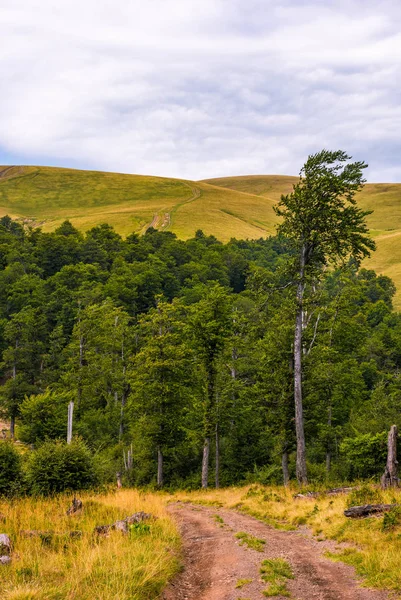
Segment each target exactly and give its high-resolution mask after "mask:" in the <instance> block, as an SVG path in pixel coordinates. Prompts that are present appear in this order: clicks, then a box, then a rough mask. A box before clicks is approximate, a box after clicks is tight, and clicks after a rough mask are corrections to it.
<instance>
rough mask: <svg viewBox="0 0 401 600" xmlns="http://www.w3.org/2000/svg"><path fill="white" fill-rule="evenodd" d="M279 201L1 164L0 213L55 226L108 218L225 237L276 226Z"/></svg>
mask: <svg viewBox="0 0 401 600" xmlns="http://www.w3.org/2000/svg"><path fill="white" fill-rule="evenodd" d="M273 204H274V202H273V201H272V200H271V199H269V198H266V199H262V200H261V199H260V198H259V197H257V196H256V195H254V194H243V193H239V192H237V191H235V190H226V189H221V188H220V187H217V186H213V185H209V184H207V183H204V182H193V181H183V180H178V179H168V178H164V177H149V176H143V175H124V174H120V173H103V172H98V171H78V170H73V169H60V168H53V167H12V168H8V167H0V214H3V215H4V214H10V215H11V216H14V217H17V218H21V219H23V220H24V221H25V222H26V223H31V224H33V225H40V226H42V227H43V230H44V231H51V230H52V229H55V228H56V227H57V226H58V225H59V224H60V223H61V222H62V221H63V220H65V219H67V218H68V219H70V220H71V222H72V223H73V224H74V225H75V226H76V227H78V228H79V229H82V230H86V229H89V228H90V227H93V226H94V225H96V224H98V223H102V222H108V223H110V224H111V225H113V226H114V227H115V229H116V230H117V231H118V232H119V233H121V234H123V235H127V234H128V233H131V232H132V231H144V230H145V229H146V228H147V227H149V226H150V225H152V226H153V227H156V228H159V229H166V230H167V229H169V230H171V231H174V232H175V233H177V235H178V236H179V237H181V238H184V239H185V238H188V237H191V236H192V235H193V234H194V233H195V231H196V230H197V229H203V230H204V231H205V233H208V234H211V233H213V234H214V235H216V236H217V237H218V238H219V239H221V240H229V239H230V238H231V237H233V236H237V237H250V238H255V237H256V238H258V237H261V236H264V235H266V234H268V233H272V232H273V231H274V224H275V215H274V212H273V208H272V207H273Z"/></svg>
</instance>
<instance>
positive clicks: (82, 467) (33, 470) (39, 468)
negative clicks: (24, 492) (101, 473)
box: [27, 439, 96, 496]
mask: <svg viewBox="0 0 401 600" xmlns="http://www.w3.org/2000/svg"><path fill="white" fill-rule="evenodd" d="M27 480H28V485H29V487H30V490H31V491H32V493H33V494H38V495H43V496H47V495H49V494H54V493H58V492H64V491H67V490H68V491H75V490H81V489H87V488H90V487H91V486H93V485H95V484H96V477H95V469H94V465H93V459H92V456H91V454H90V452H89V450H88V449H87V447H86V446H85V444H84V443H83V442H82V441H80V440H77V439H75V440H73V441H72V443H71V444H69V445H68V444H66V443H65V442H60V441H48V442H45V443H44V444H43V445H42V446H41V447H40V448H38V450H35V451H34V452H33V453H32V454H31V456H30V458H29V462H28V467H27Z"/></svg>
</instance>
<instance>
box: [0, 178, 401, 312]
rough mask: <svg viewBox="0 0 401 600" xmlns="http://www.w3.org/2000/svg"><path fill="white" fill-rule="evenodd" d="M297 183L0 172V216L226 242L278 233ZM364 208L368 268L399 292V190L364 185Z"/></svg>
mask: <svg viewBox="0 0 401 600" xmlns="http://www.w3.org/2000/svg"><path fill="white" fill-rule="evenodd" d="M296 181H297V177H291V176H283V175H251V176H242V177H223V178H218V179H206V180H203V181H188V180H181V179H171V178H166V177H153V176H144V175H127V174H121V173H107V172H100V171H80V170H76V169H62V168H57V167H35V166H12V167H6V166H4V167H1V166H0V215H4V214H9V215H10V216H12V217H14V218H18V219H20V220H22V221H23V222H25V223H26V224H31V225H33V226H41V227H42V228H43V230H44V231H52V230H53V229H55V228H56V227H58V226H59V225H60V224H61V222H62V221H64V220H65V219H70V220H71V222H72V223H73V224H74V225H75V226H76V227H77V228H78V229H81V230H83V231H84V230H87V229H90V228H91V227H93V226H95V225H97V224H99V223H102V222H107V223H110V224H111V225H113V227H114V228H115V229H116V231H118V232H119V233H121V234H122V235H127V234H129V233H131V232H132V231H137V232H144V231H146V229H147V228H148V227H149V226H153V227H155V228H157V229H162V230H169V231H173V232H174V233H176V234H177V236H178V237H180V238H182V239H187V238H189V237H191V236H193V234H194V233H195V231H196V230H197V229H202V230H203V231H204V232H205V233H206V234H213V235H215V236H216V237H217V238H219V239H220V240H222V241H227V240H229V239H230V238H231V237H237V238H259V237H264V236H267V235H269V234H272V233H274V231H275V226H276V223H277V218H276V215H275V214H274V211H273V206H274V204H275V203H276V202H277V200H278V199H279V198H280V195H281V194H282V193H288V192H290V191H291V189H292V186H293V184H294V183H295V182H296ZM358 202H359V204H360V206H361V207H362V208H364V209H366V210H374V213H373V214H372V215H370V216H369V217H368V219H367V221H368V225H369V227H370V230H371V233H372V236H373V237H374V238H375V240H376V242H377V251H376V252H375V254H374V255H373V257H372V258H371V259H370V260H369V261H367V263H366V266H369V267H371V268H373V269H375V270H376V271H377V272H379V273H383V274H385V275H388V276H389V277H391V278H392V279H393V280H394V281H395V283H396V285H397V287H398V288H400V291H399V292H398V293H397V297H396V305H397V306H399V307H401V184H380V183H372V184H367V185H366V186H365V188H364V190H363V192H362V193H361V194H360V196H359V198H358Z"/></svg>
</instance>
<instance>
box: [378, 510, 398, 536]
mask: <svg viewBox="0 0 401 600" xmlns="http://www.w3.org/2000/svg"><path fill="white" fill-rule="evenodd" d="M400 523H401V509H400V507H399V506H394V507H393V508H392V509H391V510H389V511H388V512H386V513H384V516H383V522H382V530H383V531H393V529H395V528H396V527H397V526H398V525H400Z"/></svg>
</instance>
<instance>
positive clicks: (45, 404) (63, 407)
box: [19, 392, 72, 444]
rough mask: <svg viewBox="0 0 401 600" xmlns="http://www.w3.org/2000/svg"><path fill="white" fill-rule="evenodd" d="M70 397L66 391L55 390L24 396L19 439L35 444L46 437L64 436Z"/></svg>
mask: <svg viewBox="0 0 401 600" xmlns="http://www.w3.org/2000/svg"><path fill="white" fill-rule="evenodd" d="M71 398H72V396H71V395H70V394H68V393H67V394H66V393H64V394H63V393H62V394H60V393H55V392H45V393H44V394H37V395H36V396H29V397H26V398H25V399H24V400H23V402H22V404H21V408H20V413H21V421H22V424H21V426H20V430H19V437H20V439H21V440H22V441H23V442H26V443H28V444H36V443H38V442H43V441H44V440H46V439H56V438H61V437H65V435H66V432H67V405H68V402H69V401H70V400H71Z"/></svg>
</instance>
